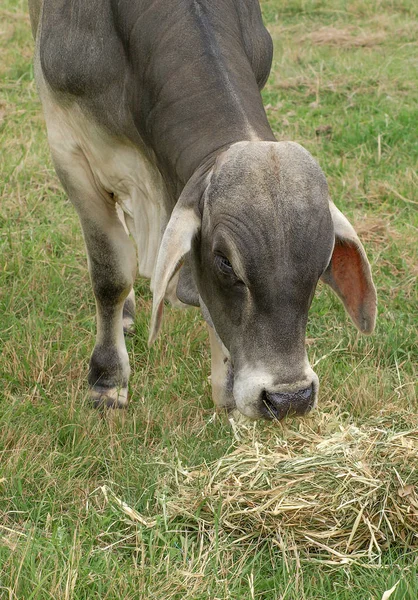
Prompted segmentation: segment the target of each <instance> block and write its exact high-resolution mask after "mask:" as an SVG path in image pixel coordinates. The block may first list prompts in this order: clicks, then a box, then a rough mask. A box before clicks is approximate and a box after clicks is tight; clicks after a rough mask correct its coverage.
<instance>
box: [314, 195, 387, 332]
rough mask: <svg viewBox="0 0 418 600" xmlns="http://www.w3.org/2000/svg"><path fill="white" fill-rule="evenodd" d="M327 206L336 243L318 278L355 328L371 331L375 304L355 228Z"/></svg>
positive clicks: (374, 290) (367, 263)
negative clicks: (329, 289)
mask: <svg viewBox="0 0 418 600" xmlns="http://www.w3.org/2000/svg"><path fill="white" fill-rule="evenodd" d="M329 209H330V213H331V217H332V221H333V223H334V231H335V245H334V250H333V253H332V256H331V261H330V263H329V265H328V267H327V269H326V270H325V272H324V273H323V275H322V277H321V279H322V280H323V281H324V282H325V283H327V284H328V285H329V286H330V287H331V288H332V289H333V290H334V292H335V293H336V294H337V296H338V297H339V298H340V299H341V301H342V303H343V304H344V307H345V309H346V311H347V312H348V314H349V315H350V317H351V319H352V320H353V322H354V324H355V326H356V327H357V329H359V331H361V332H362V333H366V334H370V333H372V331H373V329H374V326H375V322H376V306H377V297H376V288H375V286H374V283H373V279H372V273H371V268H370V264H369V261H368V260H367V256H366V252H365V250H364V248H363V246H362V244H361V242H360V240H359V238H358V237H357V234H356V232H355V230H354V227H353V226H352V225H351V223H350V222H349V221H348V219H347V218H346V217H345V216H344V215H343V214H342V212H340V211H339V210H338V208H337V207H336V206H335V204H333V203H332V202H330V203H329Z"/></svg>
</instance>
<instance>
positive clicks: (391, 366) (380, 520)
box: [0, 0, 418, 600]
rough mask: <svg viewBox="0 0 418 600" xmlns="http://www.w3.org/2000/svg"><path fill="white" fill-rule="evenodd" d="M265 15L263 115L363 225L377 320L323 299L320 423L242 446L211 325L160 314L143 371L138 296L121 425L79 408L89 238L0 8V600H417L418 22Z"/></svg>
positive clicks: (353, 8)
mask: <svg viewBox="0 0 418 600" xmlns="http://www.w3.org/2000/svg"><path fill="white" fill-rule="evenodd" d="M262 9H263V12H264V17H265V21H266V23H267V24H268V27H269V30H270V32H271V34H272V37H273V41H274V48H275V57H274V63H273V70H272V74H271V77H270V79H269V82H268V84H267V86H266V89H265V91H264V93H263V95H264V102H265V105H266V109H267V114H268V117H269V119H270V122H271V124H272V127H273V129H274V131H275V133H276V135H277V138H278V139H291V140H295V141H297V142H300V143H301V144H303V145H304V146H305V147H306V148H307V149H308V150H310V152H311V153H312V154H313V155H314V156H315V157H316V158H317V160H318V161H319V163H320V164H321V166H322V168H323V170H324V171H325V173H326V175H327V178H328V182H329V186H330V190H331V193H332V197H333V199H334V201H335V202H336V204H337V205H338V206H339V208H340V209H342V210H343V211H344V212H345V213H346V215H347V216H348V217H349V218H350V219H351V221H352V222H353V224H354V225H355V226H356V228H357V231H358V233H359V235H360V237H361V239H362V240H363V242H364V244H365V246H366V249H367V252H368V255H369V257H370V260H371V263H372V268H373V273H374V277H375V281H376V285H377V288H378V296H379V315H378V323H377V328H376V332H375V334H374V335H373V336H372V337H369V338H364V337H361V336H360V335H359V334H358V333H357V332H356V330H355V329H354V327H353V326H352V324H351V323H350V322H349V319H348V317H347V316H346V315H345V313H344V310H343V309H342V307H341V306H340V304H339V302H338V300H337V299H335V297H334V296H333V295H332V293H331V292H330V291H329V290H328V289H326V288H325V287H323V286H320V287H319V289H318V291H317V294H316V297H315V300H314V303H313V306H312V309H311V313H310V321H309V325H308V345H309V348H308V352H309V356H310V360H311V363H312V364H315V365H316V367H315V369H316V371H317V372H318V375H319V377H320V380H321V384H322V385H321V391H320V400H319V407H318V410H317V411H316V413H315V414H313V415H312V416H310V417H309V418H307V419H303V420H290V421H288V422H286V423H284V424H277V423H273V424H268V423H257V424H255V425H254V426H251V427H246V428H237V427H231V426H230V424H229V423H228V422H227V421H226V420H225V419H222V418H220V417H219V416H215V415H214V409H213V406H212V403H211V399H210V383H209V381H208V376H209V355H208V341H207V336H206V332H205V327H204V325H203V323H202V320H201V318H200V316H199V314H198V313H197V311H194V310H192V311H190V312H179V311H175V310H172V311H167V312H168V315H167V318H166V322H165V325H164V331H163V335H162V336H161V338H160V339H159V341H158V342H157V343H156V344H155V346H154V347H153V348H152V349H151V350H148V348H147V346H146V339H147V328H148V324H149V317H150V306H151V297H150V293H149V289H148V283H147V282H146V281H142V280H140V281H138V283H137V286H136V291H137V295H138V298H139V301H138V308H139V315H138V320H137V323H136V331H135V336H134V337H132V338H131V339H129V341H128V351H129V355H130V360H131V366H132V379H131V387H130V392H131V403H130V406H129V409H128V410H127V411H119V412H116V413H113V412H112V411H110V412H109V413H106V414H101V413H98V412H95V411H94V410H92V409H90V408H89V406H88V403H87V399H86V392H87V389H86V374H87V364H88V357H89V355H90V352H91V350H92V345H93V339H94V330H95V324H94V312H95V311H94V301H93V295H92V292H91V288H90V283H89V279H88V275H87V269H86V259H85V252H84V247H83V242H82V237H81V233H80V228H79V224H78V221H77V218H76V216H75V214H74V210H73V209H72V207H71V205H70V204H69V202H68V200H67V199H66V197H65V195H64V193H63V191H62V189H61V186H60V184H59V181H58V179H57V177H56V175H55V173H54V170H53V167H52V164H51V160H50V156H49V152H48V147H47V143H46V136H45V127H44V123H43V118H42V114H41V109H40V104H39V101H38V98H37V94H36V89H35V85H34V81H33V69H32V66H31V58H32V52H33V42H32V39H31V35H30V26H29V20H28V16H27V13H28V11H27V6H26V3H25V2H23V1H21V0H4V1H3V3H2V7H1V9H0V21H1V26H0V34H1V53H0V69H1V88H2V93H1V99H0V121H1V125H0V127H1V129H0V135H1V148H2V151H1V155H0V165H1V173H2V175H1V180H0V194H1V200H0V202H1V204H0V206H1V208H0V304H1V310H0V345H1V353H0V381H1V389H0V598H8V599H10V600H16V599H18V600H41V599H42V600H43V599H49V598H53V599H54V600H61V599H62V600H64V599H74V600H81V599H93V598H101V599H109V600H110V599H112V600H113V599H116V598H118V599H121V598H123V599H124V600H129V599H132V600H134V599H138V598H144V599H145V598H146V599H155V600H162V599H164V600H168V599H170V600H174V599H179V600H180V599H182V600H204V599H211V600H215V599H218V600H227V599H231V600H240V599H244V598H245V599H247V598H248V599H259V600H260V599H265V600H267V599H269V600H270V599H275V600H279V599H281V600H285V599H286V600H296V599H297V600H304V599H306V600H320V599H321V600H322V599H323V600H337V599H338V600H343V599H344V600H349V599H350V600H352V599H355V600H381V599H382V598H383V597H384V598H385V600H386V598H389V597H390V598H391V599H392V600H401V599H404V600H416V598H417V597H418V582H417V575H418V554H417V546H418V539H417V529H418V517H417V511H418V496H417V489H418V472H417V464H418V462H417V461H418V433H417V432H418V414H417V413H418V407H417V381H418V338H417V311H418V286H417V276H418V270H417V265H418V243H417V242H418V210H417V209H418V198H417V194H416V191H415V190H416V188H417V184H418V173H417V164H418V141H417V124H418V108H417V107H418V103H417V101H418V85H417V79H418V78H417V68H418V48H417V46H418V44H417V34H418V8H417V4H416V2H414V1H413V0H397V1H396V2H394V1H392V0H380V1H371V0H362V1H360V0H353V1H350V2H347V1H346V0H315V1H310V2H306V1H305V0H283V1H279V0H264V1H263V2H262ZM394 586H396V588H395V589H393V591H392V593H391V594H390V592H389V590H391V589H392V588H393V587H394ZM386 591H388V594H386V596H384V594H385V592H386Z"/></svg>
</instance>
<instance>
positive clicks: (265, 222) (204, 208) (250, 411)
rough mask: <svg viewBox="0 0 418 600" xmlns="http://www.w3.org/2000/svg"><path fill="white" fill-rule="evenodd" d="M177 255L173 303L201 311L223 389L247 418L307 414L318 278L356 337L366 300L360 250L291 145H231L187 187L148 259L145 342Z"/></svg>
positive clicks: (322, 184) (370, 316)
mask: <svg viewBox="0 0 418 600" xmlns="http://www.w3.org/2000/svg"><path fill="white" fill-rule="evenodd" d="M187 253H189V254H188V257H187V264H186V266H185V267H184V271H185V274H187V273H188V274H189V277H187V276H186V281H183V283H182V286H181V287H182V290H183V291H182V293H181V294H180V297H181V299H182V300H183V301H186V302H189V303H191V304H200V305H201V306H202V309H203V314H204V316H205V319H206V320H207V321H208V322H209V324H210V325H211V326H213V327H214V330H215V332H216V335H217V337H218V339H219V340H220V342H221V343H222V344H223V347H224V349H225V352H226V353H229V357H230V362H231V369H232V375H231V373H230V374H229V382H225V385H229V386H230V388H231V389H232V397H233V402H234V403H235V405H236V407H237V408H238V409H239V411H240V412H241V413H243V414H244V415H246V416H249V417H253V418H257V417H261V416H265V417H276V418H282V417H283V416H285V415H286V414H287V413H288V412H294V413H298V414H304V413H306V412H308V411H309V410H310V409H311V408H312V407H313V406H314V405H315V403H316V397H317V392H318V378H317V376H316V374H315V373H314V371H313V370H312V368H311V367H310V365H309V362H308V359H307V355H306V350H305V330H306V323H307V318H308V310H309V307H310V304H311V302H312V298H313V295H314V292H315V288H316V285H317V283H318V280H319V278H322V279H323V281H325V282H326V283H327V284H329V285H330V286H331V287H332V289H333V290H334V291H335V292H336V294H337V295H338V296H339V297H340V298H341V300H342V302H343V303H344V306H345V308H346V310H347V312H348V314H349V315H350V317H351V319H352V320H353V322H354V324H355V325H356V327H357V328H358V329H359V330H360V331H361V332H363V333H371V332H372V331H373V328H374V323H375V315H376V291H375V287H374V285H373V281H372V277H371V272H370V265H369V262H368V260H367V257H366V254H365V252H364V249H363V246H362V245H361V243H360V241H359V239H358V237H357V235H356V233H355V231H354V229H353V227H352V226H351V225H350V223H349V222H348V221H347V219H346V218H345V217H344V215H343V214H342V213H341V212H340V211H339V210H338V209H337V208H336V207H335V205H334V204H333V203H332V202H330V201H329V196H328V188H327V184H326V181H325V177H324V175H323V173H322V171H321V169H320V168H319V166H318V165H317V163H316V162H315V161H314V160H313V158H312V157H311V155H310V154H309V153H308V152H307V151H306V150H304V149H303V148H302V147H301V146H299V145H298V144H295V143H292V142H276V143H274V142H240V143H237V144H234V145H233V146H231V147H230V148H229V149H228V150H227V151H225V152H224V153H223V154H221V155H220V156H219V157H218V160H217V162H216V164H215V166H214V168H213V169H212V171H211V172H210V173H209V175H207V176H206V177H205V179H202V178H201V177H200V178H199V177H197V180H193V179H192V180H191V181H190V182H189V184H188V185H187V186H186V188H185V189H184V191H183V194H182V196H181V197H180V199H179V202H178V204H177V206H176V208H175V209H174V211H173V213H172V216H171V219H170V222H169V224H168V226H167V229H166V231H165V234H164V236H163V240H162V244H161V248H160V252H159V256H158V260H157V265H156V270H155V276H154V282H153V287H154V307H153V317H152V323H151V333H150V342H152V341H153V340H154V339H155V337H156V335H157V333H158V330H159V328H160V325H161V320H162V313H163V305H164V295H165V291H166V289H167V286H168V284H169V282H170V280H171V278H172V276H173V274H174V273H175V271H176V269H177V268H178V265H179V262H180V261H181V260H182V258H183V257H184V255H185V254H187ZM231 369H230V371H231ZM231 381H232V382H233V383H232V384H231Z"/></svg>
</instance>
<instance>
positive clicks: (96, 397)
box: [90, 386, 128, 408]
mask: <svg viewBox="0 0 418 600" xmlns="http://www.w3.org/2000/svg"><path fill="white" fill-rule="evenodd" d="M90 400H91V403H92V405H93V407H94V408H126V406H127V405H128V388H116V387H115V388H105V387H100V386H95V387H94V388H92V389H91V390H90Z"/></svg>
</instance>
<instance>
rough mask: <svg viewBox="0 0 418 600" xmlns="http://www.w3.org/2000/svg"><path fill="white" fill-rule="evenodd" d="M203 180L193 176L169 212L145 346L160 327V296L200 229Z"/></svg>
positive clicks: (158, 262)
mask: <svg viewBox="0 0 418 600" xmlns="http://www.w3.org/2000/svg"><path fill="white" fill-rule="evenodd" d="M207 182H208V178H207V177H203V176H202V174H201V173H195V175H193V176H192V177H191V179H190V180H189V181H188V183H187V184H186V186H185V188H184V190H183V192H182V194H181V196H180V198H179V199H178V201H177V204H176V206H175V208H174V210H173V212H172V213H171V217H170V220H169V222H168V225H167V227H166V229H165V232H164V235H163V239H162V240H161V245H160V249H159V251H158V257H157V262H156V265H155V270H154V275H153V278H152V282H151V289H152V290H153V304H152V315H151V325H150V331H149V337H148V345H149V346H151V345H152V344H153V343H154V341H155V339H156V337H157V335H158V333H159V331H160V328H161V324H162V320H163V312H164V297H165V294H166V290H167V286H168V284H169V283H170V280H171V279H172V277H173V275H174V274H175V273H176V272H177V271H178V269H179V268H180V267H181V260H182V258H183V257H184V255H185V254H187V252H189V250H190V248H191V246H192V240H193V238H194V236H195V235H196V234H197V232H198V231H199V230H200V227H201V222H202V217H201V214H200V210H199V204H200V200H201V198H202V195H203V194H204V191H205V189H206V186H207Z"/></svg>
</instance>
